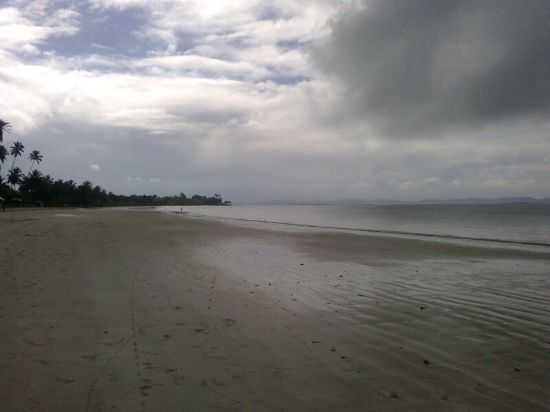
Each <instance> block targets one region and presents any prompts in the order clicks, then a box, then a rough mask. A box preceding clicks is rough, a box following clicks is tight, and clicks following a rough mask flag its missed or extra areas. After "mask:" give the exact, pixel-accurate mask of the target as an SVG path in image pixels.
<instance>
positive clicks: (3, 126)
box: [0, 119, 11, 143]
mask: <svg viewBox="0 0 550 412" xmlns="http://www.w3.org/2000/svg"><path fill="white" fill-rule="evenodd" d="M10 127H11V125H10V124H9V123H8V122H6V121H5V120H2V119H0V143H2V142H3V141H4V131H6V132H7V131H8V130H9V128H10Z"/></svg>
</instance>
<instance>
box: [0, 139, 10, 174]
mask: <svg viewBox="0 0 550 412" xmlns="http://www.w3.org/2000/svg"><path fill="white" fill-rule="evenodd" d="M7 157H8V149H6V148H5V147H4V145H1V144H0V177H2V173H1V172H2V165H3V164H4V162H5V161H6V158H7Z"/></svg>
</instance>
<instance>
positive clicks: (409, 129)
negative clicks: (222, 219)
mask: <svg viewBox="0 0 550 412" xmlns="http://www.w3.org/2000/svg"><path fill="white" fill-rule="evenodd" d="M410 1H411V3H410V4H411V7H413V6H415V7H421V10H423V13H421V12H420V11H414V10H412V11H411V10H409V8H408V7H405V6H406V5H407V4H409V3H408V2H399V3H397V2H395V1H394V0H388V3H386V2H383V3H382V2H380V1H378V0H371V1H369V2H368V3H365V2H363V1H359V0H354V1H347V2H342V1H339V0H300V1H298V0H279V1H274V0H242V1H238V0H235V1H234V2H233V1H232V2H229V1H211V2H210V1H209V2H204V1H198V0H159V1H148V0H147V1H146V0H94V1H90V2H86V1H82V2H74V1H72V0H70V1H69V0H67V1H64V0H55V1H54V0H49V1H48V0H34V1H30V0H10V1H9V2H8V3H5V2H4V3H2V5H1V6H0V16H4V17H2V18H3V19H4V20H2V21H3V22H9V24H16V25H21V26H24V27H25V29H24V30H22V31H21V30H12V31H6V30H4V31H2V30H3V29H2V27H1V25H0V33H1V36H4V37H3V43H0V90H1V91H2V99H0V114H1V117H2V118H6V119H8V120H10V122H12V124H13V132H14V133H13V136H17V137H18V138H19V137H21V139H22V140H24V142H25V145H26V146H27V147H29V148H31V147H32V148H33V149H34V148H36V149H37V150H41V151H42V152H43V153H44V154H45V161H44V162H43V163H41V170H43V171H44V173H49V174H51V175H52V176H54V177H56V178H57V177H59V178H66V179H67V178H70V179H75V180H77V181H83V180H88V179H92V180H93V182H94V184H99V185H101V186H103V187H105V188H106V189H107V190H109V191H113V192H116V193H127V194H130V193H135V192H139V193H158V194H173V193H180V192H182V191H183V192H185V193H188V194H191V193H222V194H223V195H224V197H227V198H230V199H232V200H237V201H265V200H281V199H283V200H285V199H287V200H295V199H299V200H327V199H346V198H348V199H349V198H370V199H376V198H397V199H421V198H425V197H455V196H485V195H487V196H501V195H546V194H547V193H550V180H548V178H547V176H548V172H549V171H550V168H549V167H550V166H549V161H548V159H550V146H549V145H548V137H547V136H549V135H550V134H549V133H550V124H549V123H548V122H544V121H541V122H533V121H531V119H533V118H536V117H537V115H538V114H537V113H544V111H545V110H546V109H545V105H544V104H541V105H538V106H537V107H538V108H539V109H540V110H539V111H538V112H537V110H538V109H537V110H524V111H521V110H519V109H517V108H516V109H514V110H512V109H513V108H514V107H513V106H514V105H515V104H516V103H518V102H520V101H529V99H528V98H527V96H529V95H530V94H529V93H527V92H529V91H530V90H531V89H532V88H533V87H532V86H531V85H530V84H527V85H525V86H522V87H524V89H522V90H525V95H523V94H521V93H519V92H518V96H519V100H517V101H511V102H509V103H508V106H509V108H508V109H507V111H506V110H504V109H502V108H500V109H499V107H500V106H499V105H495V104H492V105H488V104H487V105H486V107H487V108H486V109H485V111H484V110H482V109H483V108H485V106H484V105H482V106H480V105H481V103H482V102H479V101H477V100H476V99H477V98H472V97H471V96H472V93H474V91H475V90H477V89H476V88H478V87H481V86H483V87H484V88H482V89H479V90H486V93H487V95H488V96H491V93H495V92H494V91H495V90H497V83H498V82H497V79H499V78H500V77H499V76H496V77H494V82H495V83H494V87H493V88H491V87H492V86H491V84H492V83H491V82H490V81H489V80H490V78H487V77H486V75H487V76H488V73H492V74H494V73H499V72H500V71H501V70H505V68H506V67H508V66H509V61H510V59H511V58H510V56H511V54H512V52H511V50H512V49H514V50H516V49H517V50H520V51H522V52H524V54H525V53H526V54H528V51H529V50H531V49H530V48H529V47H527V48H525V50H523V49H521V47H519V44H520V43H521V41H520V40H519V38H520V37H521V36H519V35H518V36H512V37H513V38H510V39H507V38H506V34H501V33H500V32H499V30H498V29H495V28H494V24H488V23H487V21H488V22H491V19H492V18H493V17H490V16H492V15H493V11H492V10H497V6H494V7H493V5H491V7H489V6H488V5H489V3H488V2H484V1H485V0H482V1H481V3H480V4H484V5H487V7H486V8H484V9H482V8H481V6H478V3H477V2H474V1H473V0H472V1H462V2H457V4H459V3H460V4H461V6H460V7H459V6H458V5H457V6H456V7H454V8H451V7H450V5H449V2H447V1H442V2H437V3H434V2H429V4H430V5H431V7H432V9H427V8H426V7H425V5H426V4H428V2H427V0H426V2H425V3H422V2H419V1H418V0H410ZM206 3H208V4H206ZM494 4H495V5H496V4H497V3H496V2H495V3H494ZM500 4H502V5H503V6H502V7H503V11H502V13H503V16H509V15H510V7H511V6H510V5H509V2H508V1H507V0H505V1H503V2H502V3H498V5H499V6H498V9H499V8H500ZM530 4H533V5H536V4H538V3H537V2H536V1H535V2H533V3H530ZM365 5H367V8H366V9H364V6H365ZM401 9H403V10H405V11H402V10H401ZM59 10H65V11H64V12H62V13H60V12H59ZM430 10H431V11H430ZM472 10H473V11H476V10H477V11H476V13H477V14H479V16H480V17H476V18H473V17H471V14H472V13H473V11H472ZM427 11H429V12H427ZM2 13H4V14H2ZM476 13H474V14H476ZM524 13H525V14H526V15H531V14H532V13H531V11H524ZM477 14H476V15H477ZM434 15H437V17H438V18H440V19H441V21H439V20H437V19H436V18H435V17H434ZM6 16H7V17H8V19H7V20H6V18H7V17H6ZM487 16H489V17H487ZM499 16H500V14H499ZM518 16H519V17H521V16H523V15H522V14H519V13H518ZM409 17H410V18H411V19H412V20H410V21H409ZM508 18H509V17H508ZM522 18H523V17H522ZM330 19H332V20H333V21H334V23H333V26H332V27H331V26H330V25H328V24H327V21H329V20H330ZM396 19H397V21H400V22H402V24H401V23H400V24H397V23H396V22H395V20H396ZM399 19H401V20H399ZM498 19H500V20H498ZM498 19H497V20H498V21H499V22H501V21H504V20H502V19H504V17H502V16H500V17H498ZM365 23H368V29H367V28H365ZM482 23H483V24H482ZM493 23H494V22H493ZM535 23H536V22H535ZM535 23H533V24H532V25H531V27H532V28H536V24H535ZM518 24H519V23H518ZM464 25H466V27H467V28H468V29H467V30H466V29H464V27H463V26H464ZM396 27H397V28H396ZM511 27H513V24H512V25H511ZM399 30H400V31H399ZM403 32H405V33H406V34H407V36H404V35H398V34H396V33H403ZM115 33H118V35H115ZM480 33H482V34H484V35H483V36H482V35H481V34H480ZM468 36H470V37H468ZM476 37H479V39H480V40H479V42H478V41H477V40H468V39H471V38H476ZM516 37H518V38H517V39H516ZM505 38H506V39H507V40H506V41H504V40H503V39H505ZM522 38H523V37H522ZM453 39H459V40H460V41H459V40H453ZM464 39H466V40H464ZM359 40H361V42H360V41H359ZM457 42H458V43H457ZM455 43H456V44H465V45H466V46H468V47H466V46H464V49H462V48H459V47H458V46H456V44H455ZM535 44H536V42H534V43H533V45H532V47H534V48H536V47H535ZM473 46H475V47H473ZM489 46H491V47H489ZM411 50H412V51H415V52H416V54H414V53H413V54H412V60H411V59H410V58H409V60H406V59H405V57H404V56H409V57H410V56H411V53H412V51H411ZM457 50H463V51H462V54H459V53H458V52H457ZM520 54H521V53H520ZM522 55H523V54H522ZM414 56H417V57H414ZM464 56H471V58H469V59H466V58H464ZM474 57H475V58H474ZM541 59H542V57H541ZM518 64H519V63H518ZM518 67H523V66H521V65H520V66H518ZM542 67H544V63H542V66H540V67H539V66H533V73H534V76H533V79H534V80H535V81H538V82H539V85H540V86H541V87H542V88H543V89H542V90H544V85H545V83H544V81H545V80H540V79H539V78H538V71H539V70H542ZM319 69H322V70H319ZM424 69H425V70H427V71H428V72H426V73H424V72H423V71H422V70H424ZM516 72H517V73H518V74H523V72H522V71H521V70H519V69H518V70H517V71H516ZM523 80H524V78H523V77H522V76H519V77H518V87H519V85H520V84H524V83H525V82H524V81H523ZM422 81H424V83H422ZM425 84H429V85H430V93H428V92H426V87H424V85H425ZM509 84H513V82H509ZM514 87H515V86H514ZM498 90H501V96H502V97H507V96H508V94H509V93H508V92H509V89H508V88H505V87H503V88H498ZM540 93H542V91H541V92H540ZM415 96H416V97H415ZM456 96H458V98H457V97H456ZM461 96H462V97H461ZM541 96H542V94H541ZM474 97H475V96H474ZM493 97H494V96H493ZM489 100H491V101H492V100H495V99H489ZM496 100H497V102H498V103H501V102H500V100H498V99H496ZM538 100H539V101H544V99H543V98H542V97H541V98H539V99H538ZM512 103H513V104H512ZM480 107H481V109H480ZM489 107H491V108H492V109H491V110H489ZM495 113H497V114H498V115H496V114H495ZM517 119H519V120H517ZM482 126H483V127H482ZM440 132H441V133H443V132H444V133H445V134H447V135H448V136H449V138H448V139H424V138H423V137H425V136H427V135H434V134H438V133H440ZM403 136H413V137H414V138H412V139H410V140H408V141H407V142H406V144H405V143H404V142H403V141H402V140H399V139H397V140H396V139H392V138H391V137H400V138H403ZM10 139H11V137H10ZM95 166H97V167H98V168H99V170H94V169H97V168H96V167H95ZM99 171H100V172H101V173H98V172H99ZM121 171H123V173H121Z"/></svg>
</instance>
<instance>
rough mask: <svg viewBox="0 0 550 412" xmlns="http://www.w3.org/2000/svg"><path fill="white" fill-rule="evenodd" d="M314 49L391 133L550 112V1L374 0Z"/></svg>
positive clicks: (357, 110) (359, 110)
mask: <svg viewBox="0 0 550 412" xmlns="http://www.w3.org/2000/svg"><path fill="white" fill-rule="evenodd" d="M364 6H365V7H364V8H361V10H360V11H357V12H355V13H347V14H343V15H341V16H340V17H339V18H337V19H336V20H335V21H334V23H333V32H332V34H331V36H330V37H329V38H328V39H327V41H326V42H325V43H324V44H321V45H318V46H317V47H316V48H315V49H314V50H313V57H314V59H315V61H316V62H317V63H318V64H319V66H320V67H321V68H322V69H323V70H324V71H325V72H326V73H328V74H330V75H335V76H336V77H338V78H340V79H341V80H342V81H343V84H344V85H345V87H346V89H347V93H348V97H350V99H349V102H350V104H349V105H348V107H346V108H344V109H343V110H346V111H347V112H348V113H349V114H350V115H352V116H360V117H364V118H366V119H367V120H369V121H370V122H371V123H372V124H373V125H374V126H376V127H377V128H379V130H381V131H382V132H383V133H385V134H387V135H389V136H396V137H406V136H418V135H420V136H424V135H435V134H439V133H441V132H444V131H448V130H449V129H464V128H478V127H480V126H485V125H488V124H494V123H497V122H500V121H506V120H518V119H522V118H531V117H533V118H536V117H543V116H545V115H547V114H548V113H549V112H550V75H549V74H550V50H549V49H550V2H548V0H522V1H518V0H437V1H434V0H371V1H365V2H364Z"/></svg>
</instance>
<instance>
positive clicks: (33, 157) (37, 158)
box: [29, 150, 44, 170]
mask: <svg viewBox="0 0 550 412" xmlns="http://www.w3.org/2000/svg"><path fill="white" fill-rule="evenodd" d="M42 159H44V156H42V154H41V153H40V151H39V150H33V151H32V152H31V154H30V155H29V160H30V161H31V170H32V168H33V166H38V165H39V164H40V162H41V161H42Z"/></svg>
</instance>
